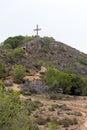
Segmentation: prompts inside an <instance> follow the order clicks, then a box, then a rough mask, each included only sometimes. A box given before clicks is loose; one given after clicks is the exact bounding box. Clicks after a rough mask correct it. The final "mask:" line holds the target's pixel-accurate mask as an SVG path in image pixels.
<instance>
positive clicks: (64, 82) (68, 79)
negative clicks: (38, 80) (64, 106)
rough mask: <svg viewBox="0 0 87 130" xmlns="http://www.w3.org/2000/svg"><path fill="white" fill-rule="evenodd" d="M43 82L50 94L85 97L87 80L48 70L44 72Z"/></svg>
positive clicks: (52, 69)
mask: <svg viewBox="0 0 87 130" xmlns="http://www.w3.org/2000/svg"><path fill="white" fill-rule="evenodd" d="M44 80H45V82H46V84H47V85H48V86H49V88H50V91H52V92H55V93H59V92H62V93H64V94H70V95H87V78H81V77H79V76H77V75H76V74H69V73H66V72H62V71H59V70H58V69H55V68H50V69H48V71H47V72H46V74H45V77H44Z"/></svg>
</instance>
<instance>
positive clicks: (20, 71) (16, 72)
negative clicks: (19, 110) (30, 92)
mask: <svg viewBox="0 0 87 130" xmlns="http://www.w3.org/2000/svg"><path fill="white" fill-rule="evenodd" d="M10 74H11V75H12V76H13V78H14V81H15V82H17V83H21V82H22V81H23V78H24V76H25V75H26V68H25V67H24V66H22V65H16V66H15V67H14V68H13V69H12V71H11V72H10Z"/></svg>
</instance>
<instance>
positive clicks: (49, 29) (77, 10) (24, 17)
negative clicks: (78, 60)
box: [0, 0, 87, 54]
mask: <svg viewBox="0 0 87 130" xmlns="http://www.w3.org/2000/svg"><path fill="white" fill-rule="evenodd" d="M36 24H38V25H39V27H40V28H42V31H40V32H39V35H40V36H42V37H43V36H52V37H54V38H55V39H56V40H57V41H61V42H64V43H66V44H68V45H70V46H72V47H74V48H76V49H78V50H80V51H82V52H85V53H86V54H87V0H0V42H2V41H4V40H5V39H6V38H7V37H9V36H15V35H29V36H31V35H35V32H34V31H33V29H34V28H35V27H36Z"/></svg>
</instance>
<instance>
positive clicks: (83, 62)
mask: <svg viewBox="0 0 87 130" xmlns="http://www.w3.org/2000/svg"><path fill="white" fill-rule="evenodd" d="M83 96H85V97H83ZM86 96H87V55H86V54H84V53H82V52H80V51H78V50H76V49H75V48H72V47H70V46H68V45H66V44H64V43H61V42H57V41H55V40H54V39H53V38H52V37H43V38H40V37H37V36H32V37H28V36H27V37H24V36H16V37H10V38H8V39H6V40H5V41H4V42H3V44H2V45H1V46H0V129H1V130H14V129H15V130H20V129H21V130H83V129H84V130H87V97H86Z"/></svg>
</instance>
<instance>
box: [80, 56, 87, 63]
mask: <svg viewBox="0 0 87 130" xmlns="http://www.w3.org/2000/svg"><path fill="white" fill-rule="evenodd" d="M78 61H79V62H80V63H81V64H83V65H87V59H86V58H85V57H84V56H79V57H78Z"/></svg>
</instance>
